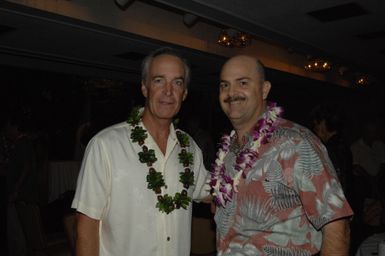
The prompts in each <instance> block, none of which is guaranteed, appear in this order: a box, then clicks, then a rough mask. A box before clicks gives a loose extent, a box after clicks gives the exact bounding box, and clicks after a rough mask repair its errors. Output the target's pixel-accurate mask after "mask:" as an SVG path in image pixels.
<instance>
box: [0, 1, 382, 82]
mask: <svg viewBox="0 0 385 256" xmlns="http://www.w3.org/2000/svg"><path fill="white" fill-rule="evenodd" d="M73 1H75V0H73ZM105 1H107V0H105ZM110 1H112V0H110ZM143 2H146V3H148V4H155V5H157V6H160V7H164V8H168V9H170V10H176V11H178V12H182V13H184V12H186V13H192V14H194V15H196V16H198V17H200V19H201V21H203V22H211V23H213V24H216V25H217V26H219V27H224V28H225V27H232V28H235V29H238V30H241V31H244V32H248V33H250V34H252V35H253V36H254V37H256V38H259V39H263V40H265V41H269V42H272V43H274V44H279V45H281V46H284V47H287V48H288V49H290V50H291V51H294V52H298V53H301V54H305V55H311V56H314V57H318V56H320V57H325V58H329V59H330V60H331V61H332V62H333V63H335V64H336V65H342V66H346V67H347V68H348V69H349V70H350V71H352V72H363V73H368V74H371V75H373V76H375V77H376V78H377V79H379V80H380V81H381V83H382V84H383V83H384V81H385V1H383V0H356V1H343V0H318V1H315V0H290V1H282V0H269V1H251V0H232V1H231V0H210V1H203V0H156V1H143ZM336 6H337V9H330V8H332V7H336ZM328 8H329V9H328ZM325 9H326V10H325ZM322 10H324V13H322V12H321V11H322ZM348 13H350V14H351V15H353V16H351V17H347V16H348V15H347V14H348ZM354 15H355V16H354ZM159 45H162V42H159V41H156V40H151V39H148V38H143V37H140V36H137V35H134V34H131V33H128V32H123V31H120V30H116V29H112V28H107V27H103V26H100V25H96V24H91V23H87V22H83V21H79V20H74V19H71V18H68V17H64V16H59V15H55V14H52V13H47V12H43V11H39V10H37V9H32V8H29V7H25V6H22V5H18V4H13V3H10V2H5V1H2V3H0V65H7V66H18V67H26V68H35V69H44V70H52V71H61V72H70V73H75V74H81V75H93V76H94V75H95V74H98V75H100V76H104V77H109V78H117V79H123V80H134V79H137V77H138V75H139V67H140V65H139V63H140V60H141V59H142V58H143V55H144V53H147V52H148V51H149V50H151V49H154V48H156V47H158V46H159ZM176 47H178V46H176ZM179 48H180V49H181V50H182V51H184V54H185V55H186V58H188V59H189V60H190V62H191V63H192V67H193V73H194V79H196V80H199V79H201V80H199V82H200V84H202V85H204V84H205V83H208V81H209V80H210V79H217V75H218V70H219V66H220V64H221V63H222V62H223V57H220V56H216V55H212V54H202V53H201V52H198V51H196V50H191V49H186V48H181V47H179ZM111 49H114V51H112V50H111ZM117 49H121V51H120V52H122V53H125V54H123V55H120V56H119V55H116V54H115V53H112V52H119V51H118V50H117ZM277 75H279V74H277Z"/></svg>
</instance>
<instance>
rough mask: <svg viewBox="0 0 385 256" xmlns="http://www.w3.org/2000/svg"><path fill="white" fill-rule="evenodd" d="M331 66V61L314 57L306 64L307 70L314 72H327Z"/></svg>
mask: <svg viewBox="0 0 385 256" xmlns="http://www.w3.org/2000/svg"><path fill="white" fill-rule="evenodd" d="M331 68H332V66H331V63H330V62H328V61H326V60H323V59H312V60H309V61H308V63H306V65H305V70H307V71H312V72H326V71H329V70H331Z"/></svg>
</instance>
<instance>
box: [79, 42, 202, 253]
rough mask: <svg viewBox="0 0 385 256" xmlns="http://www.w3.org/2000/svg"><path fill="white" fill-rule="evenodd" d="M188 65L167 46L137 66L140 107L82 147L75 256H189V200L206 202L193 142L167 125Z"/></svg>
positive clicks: (178, 102)
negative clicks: (139, 73)
mask: <svg viewBox="0 0 385 256" xmlns="http://www.w3.org/2000/svg"><path fill="white" fill-rule="evenodd" d="M189 74H190V72H189V68H188V66H187V64H186V62H185V60H184V59H182V58H181V57H180V56H179V55H178V54H177V53H176V52H174V51H173V50H172V49H170V48H162V49H159V50H157V51H155V52H154V53H152V54H150V55H149V56H148V57H146V58H145V59H144V61H143V64H142V85H141V89H142V93H143V95H144V97H145V98H146V104H145V106H144V109H134V110H133V111H132V113H131V115H130V117H129V119H128V121H127V122H125V123H120V124H116V125H114V126H112V127H109V128H107V129H105V130H103V131H101V132H100V133H98V134H97V135H96V136H95V137H94V138H93V139H92V140H91V142H90V143H89V145H88V146H87V149H86V153H85V157H84V160H83V164H82V168H81V172H80V175H79V178H78V184H77V189H76V194H75V198H74V201H73V203H72V207H73V208H76V209H77V211H78V214H77V216H78V217H77V220H78V225H77V244H76V252H77V255H78V256H83V255H92V256H98V255H100V256H107V255H108V256H110V255H111V256H124V255H135V256H140V255H143V256H144V255H146V256H147V255H164V256H171V255H178V256H183V255H186V256H187V255H189V254H190V233H191V232H190V231H191V210H192V207H191V205H192V202H191V200H203V199H205V198H206V199H208V194H209V188H208V185H207V184H206V178H207V177H206V176H207V171H206V169H205V168H204V165H203V158H202V153H201V151H200V149H199V148H198V146H197V145H196V143H195V142H194V141H193V139H192V138H191V137H190V136H189V135H187V134H186V133H184V132H182V131H180V130H177V129H175V128H174V126H173V124H172V119H173V117H174V116H175V115H176V114H177V113H178V112H179V109H180V107H181V104H182V102H183V100H184V99H185V98H186V96H187V84H188V82H189Z"/></svg>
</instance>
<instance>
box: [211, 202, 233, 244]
mask: <svg viewBox="0 0 385 256" xmlns="http://www.w3.org/2000/svg"><path fill="white" fill-rule="evenodd" d="M236 208H237V203H236V196H234V197H233V199H232V201H229V202H227V204H226V207H218V208H217V214H215V222H216V223H217V230H218V232H219V234H220V237H224V236H225V235H226V234H227V233H228V232H229V229H230V227H231V226H232V224H233V221H234V214H235V210H236Z"/></svg>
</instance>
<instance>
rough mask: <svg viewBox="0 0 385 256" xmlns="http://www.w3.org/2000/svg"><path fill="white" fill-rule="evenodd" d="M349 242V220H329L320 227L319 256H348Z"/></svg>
mask: <svg viewBox="0 0 385 256" xmlns="http://www.w3.org/2000/svg"><path fill="white" fill-rule="evenodd" d="M349 242H350V228H349V220H348V219H339V220H336V221H333V222H330V223H328V224H326V225H325V226H324V227H323V228H322V246H321V256H348V255H349Z"/></svg>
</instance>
